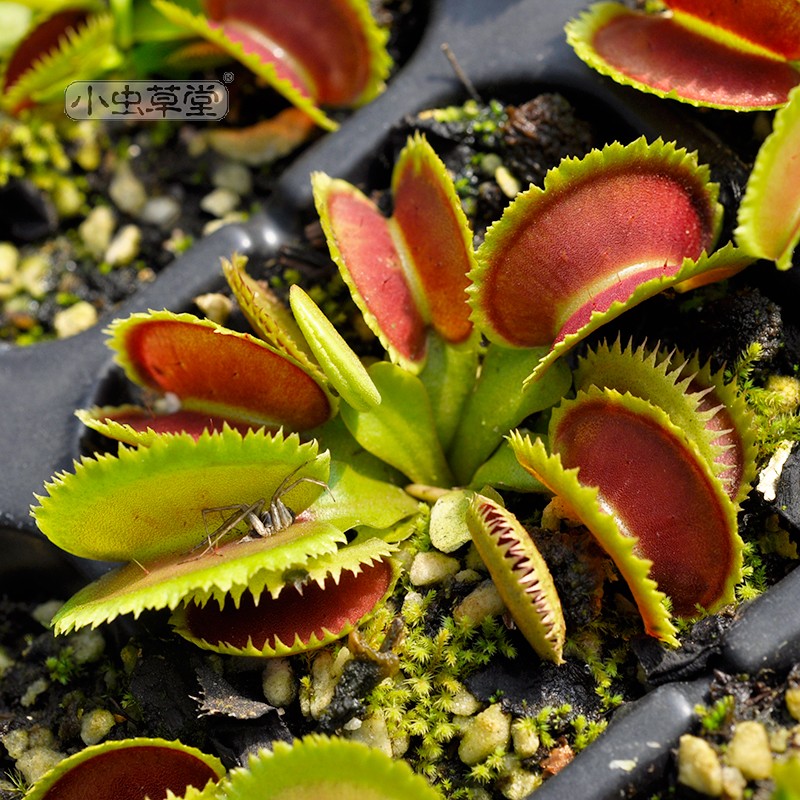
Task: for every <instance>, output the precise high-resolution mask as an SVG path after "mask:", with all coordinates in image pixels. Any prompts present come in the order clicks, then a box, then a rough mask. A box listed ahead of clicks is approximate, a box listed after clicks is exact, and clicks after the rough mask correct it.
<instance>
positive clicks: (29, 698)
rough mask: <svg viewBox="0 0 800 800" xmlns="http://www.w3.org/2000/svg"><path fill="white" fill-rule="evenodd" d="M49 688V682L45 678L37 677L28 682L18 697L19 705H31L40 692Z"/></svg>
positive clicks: (24, 706) (26, 706)
mask: <svg viewBox="0 0 800 800" xmlns="http://www.w3.org/2000/svg"><path fill="white" fill-rule="evenodd" d="M49 688H50V682H49V681H48V680H47V679H46V678H37V679H36V680H35V681H33V682H32V683H30V684H28V688H27V689H25V692H24V694H23V695H22V697H21V698H20V701H19V703H20V705H21V706H22V707H23V708H29V707H30V706H32V705H33V704H34V703H35V702H36V700H37V698H38V697H39V695H40V694H42V693H44V692H46V691H47V690H48V689H49Z"/></svg>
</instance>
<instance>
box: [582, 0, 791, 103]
mask: <svg viewBox="0 0 800 800" xmlns="http://www.w3.org/2000/svg"><path fill="white" fill-rule="evenodd" d="M653 5H655V6H656V7H657V9H658V10H657V11H656V12H653V11H652V10H651V9H650V8H648V10H647V11H639V10H632V9H630V8H627V7H626V6H624V5H623V4H622V3H617V2H601V3H595V4H594V5H593V6H591V7H590V9H589V10H588V11H586V12H584V13H583V14H582V15H581V16H580V17H579V18H577V19H574V20H572V21H571V22H570V23H569V24H568V25H567V28H566V30H567V40H568V41H569V43H570V44H571V45H572V46H573V48H574V49H575V52H576V53H577V54H578V56H580V58H582V59H583V60H584V61H585V62H586V63H587V64H588V65H589V66H590V67H593V68H594V69H596V70H598V71H599V72H601V73H602V74H604V75H609V76H610V77H612V78H613V79H614V80H615V81H617V82H618V83H622V84H625V85H628V86H633V87H635V88H636V89H639V90H640V91H644V92H648V93H652V94H656V95H658V96H659V97H667V98H671V99H674V100H679V101H681V102H684V103H690V104H692V105H696V106H704V107H709V108H726V109H734V110H737V111H752V110H756V109H772V108H777V107H780V106H781V105H783V104H785V103H786V102H787V99H788V95H789V92H790V91H791V89H792V88H793V87H794V86H796V85H797V84H798V83H800V72H799V71H798V69H797V65H796V62H797V60H798V58H800V44H798V42H800V10H798V8H797V4H796V3H785V2H781V0H768V2H762V0H747V1H746V2H741V1H740V0H724V1H723V2H715V3H708V2H698V0H665V2H659V3H657V4H653Z"/></svg>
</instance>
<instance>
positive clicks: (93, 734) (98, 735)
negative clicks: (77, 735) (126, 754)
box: [81, 708, 117, 747]
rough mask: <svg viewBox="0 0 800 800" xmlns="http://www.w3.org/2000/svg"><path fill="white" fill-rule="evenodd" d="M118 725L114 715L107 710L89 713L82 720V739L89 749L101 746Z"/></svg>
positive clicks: (99, 709) (98, 709)
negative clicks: (95, 745) (92, 746)
mask: <svg viewBox="0 0 800 800" xmlns="http://www.w3.org/2000/svg"><path fill="white" fill-rule="evenodd" d="M116 724H117V721H116V720H115V719H114V715H113V714H112V713H111V712H110V711H108V710H107V709H105V708H96V709H94V710H93V711H88V712H87V713H86V714H84V715H83V718H82V719H81V739H83V743H84V744H85V745H87V747H88V746H89V745H93V744H99V743H100V742H102V741H103V739H105V738H106V736H108V734H109V733H110V732H111V729H112V728H113V727H114V725H116Z"/></svg>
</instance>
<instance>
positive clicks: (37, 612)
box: [31, 600, 64, 628]
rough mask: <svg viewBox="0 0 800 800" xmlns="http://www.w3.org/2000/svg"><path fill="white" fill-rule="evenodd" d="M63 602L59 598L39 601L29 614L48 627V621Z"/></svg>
mask: <svg viewBox="0 0 800 800" xmlns="http://www.w3.org/2000/svg"><path fill="white" fill-rule="evenodd" d="M63 605H64V604H63V603H62V602H61V601H60V600H48V601H47V602H46V603H41V604H39V605H38V606H36V608H34V609H33V611H31V616H32V617H33V618H34V619H35V620H36V621H37V622H38V623H39V624H40V625H43V626H44V627H45V628H49V627H50V622H51V621H52V619H53V617H54V616H55V615H56V613H57V612H58V610H59V609H60V608H61V606H63Z"/></svg>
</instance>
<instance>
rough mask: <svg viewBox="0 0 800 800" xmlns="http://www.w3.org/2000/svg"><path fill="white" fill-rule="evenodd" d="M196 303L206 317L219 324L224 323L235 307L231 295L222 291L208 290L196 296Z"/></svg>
mask: <svg viewBox="0 0 800 800" xmlns="http://www.w3.org/2000/svg"><path fill="white" fill-rule="evenodd" d="M194 304H195V305H196V306H197V307H198V308H199V309H200V310H201V311H202V312H203V314H205V315H206V317H207V318H208V319H210V320H212V321H214V322H216V323H218V324H219V325H224V324H225V322H227V320H228V317H229V316H230V314H231V310H232V309H233V301H232V300H231V298H230V297H228V296H227V295H225V294H221V293H220V292H208V293H206V294H201V295H198V296H197V297H195V298H194Z"/></svg>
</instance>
